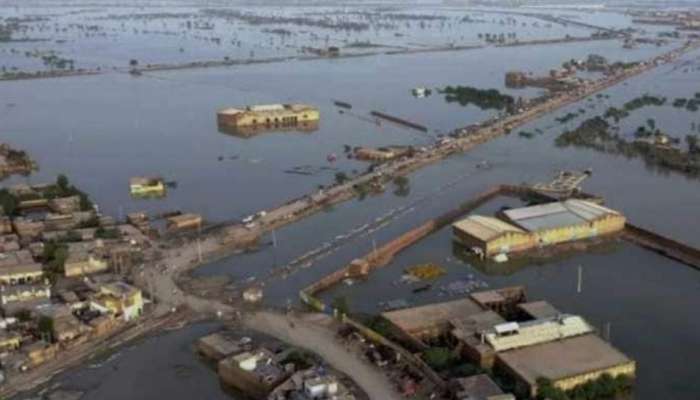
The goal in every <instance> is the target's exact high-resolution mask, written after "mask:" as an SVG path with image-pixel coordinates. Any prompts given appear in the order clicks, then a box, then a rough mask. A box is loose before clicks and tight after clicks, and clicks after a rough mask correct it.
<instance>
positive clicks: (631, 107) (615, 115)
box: [604, 94, 666, 123]
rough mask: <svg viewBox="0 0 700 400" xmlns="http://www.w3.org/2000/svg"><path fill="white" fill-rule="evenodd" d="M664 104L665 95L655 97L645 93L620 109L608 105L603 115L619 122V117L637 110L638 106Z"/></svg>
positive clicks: (622, 117) (625, 116) (621, 117)
mask: <svg viewBox="0 0 700 400" xmlns="http://www.w3.org/2000/svg"><path fill="white" fill-rule="evenodd" d="M664 104H666V98H665V97H657V96H651V95H648V94H645V95H643V96H640V97H637V98H635V99H632V100H630V101H628V102H626V103H625V104H624V105H623V106H622V109H619V108H616V107H610V108H608V109H607V110H606V111H605V115H604V117H605V118H606V119H610V118H612V119H614V120H615V122H616V123H617V122H620V120H621V119H624V118H627V117H628V116H629V115H630V113H631V112H632V111H636V110H639V109H640V108H643V107H647V106H656V107H660V106H663V105H664Z"/></svg>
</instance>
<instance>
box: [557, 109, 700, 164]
mask: <svg viewBox="0 0 700 400" xmlns="http://www.w3.org/2000/svg"><path fill="white" fill-rule="evenodd" d="M647 124H649V121H647ZM653 125H654V127H655V126H656V123H655V122H654V123H653ZM635 136H636V137H638V138H649V137H653V136H656V137H660V136H661V132H660V130H659V129H655V130H654V131H651V130H648V129H647V128H646V127H644V126H641V127H639V128H638V129H637V131H636V132H635ZM672 142H673V141H672ZM555 143H556V145H557V146H559V147H569V146H575V147H584V148H589V149H594V150H597V151H600V152H604V153H610V154H621V155H624V156H625V157H628V158H642V159H643V160H644V162H645V163H646V164H647V165H648V166H652V167H658V168H659V169H663V170H673V171H678V172H681V173H683V174H685V175H688V176H700V148H699V147H698V141H697V137H696V136H695V135H688V136H687V137H686V144H687V148H688V150H687V151H682V150H680V149H678V148H676V147H672V146H668V145H658V144H656V143H654V142H653V141H641V140H635V141H632V142H630V141H627V140H626V139H625V138H623V137H620V136H619V135H618V134H616V133H615V134H611V133H610V125H609V124H608V122H607V121H606V120H605V119H604V118H601V117H595V118H591V119H588V120H586V121H584V122H583V123H581V125H579V127H578V128H576V129H574V130H573V131H566V132H564V133H562V134H561V135H560V136H559V137H558V138H557V139H556V141H555Z"/></svg>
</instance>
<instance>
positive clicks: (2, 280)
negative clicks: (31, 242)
mask: <svg viewBox="0 0 700 400" xmlns="http://www.w3.org/2000/svg"><path fill="white" fill-rule="evenodd" d="M43 276H44V271H43V269H42V266H41V264H39V263H37V262H35V261H34V258H33V257H32V254H31V253H30V252H29V251H27V250H19V251H14V252H10V253H2V254H0V285H23V284H27V283H34V282H40V281H41V280H42V278H43Z"/></svg>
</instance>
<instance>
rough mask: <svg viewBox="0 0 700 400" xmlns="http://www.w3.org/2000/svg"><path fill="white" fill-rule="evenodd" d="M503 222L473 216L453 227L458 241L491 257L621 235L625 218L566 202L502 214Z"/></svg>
mask: <svg viewBox="0 0 700 400" xmlns="http://www.w3.org/2000/svg"><path fill="white" fill-rule="evenodd" d="M500 216H501V217H502V219H498V218H493V217H484V216H480V215H471V216H469V217H467V218H465V219H463V220H461V221H458V222H456V223H455V224H453V225H452V229H453V233H454V237H455V240H456V241H457V242H459V243H460V244H462V245H464V246H466V247H467V248H469V249H471V250H474V251H475V252H477V253H480V254H481V255H482V256H485V257H491V256H494V255H497V254H507V253H513V252H519V251H525V250H528V249H531V248H534V247H542V246H548V245H552V244H557V243H563V242H569V241H574V240H581V239H588V238H591V237H596V236H600V235H605V234H610V233H614V232H618V231H621V230H622V229H624V227H625V217H624V216H623V215H622V214H620V213H619V212H617V211H615V210H611V209H609V208H607V207H603V206H601V205H598V204H595V203H592V202H589V201H583V200H566V201H563V202H557V203H547V204H541V205H537V206H532V207H524V208H514V209H510V210H505V211H503V212H501V214H500Z"/></svg>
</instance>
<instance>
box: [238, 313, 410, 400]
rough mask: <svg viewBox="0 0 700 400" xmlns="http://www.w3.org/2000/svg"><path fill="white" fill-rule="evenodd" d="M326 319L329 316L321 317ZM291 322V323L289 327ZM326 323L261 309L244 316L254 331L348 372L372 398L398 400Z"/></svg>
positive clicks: (389, 385)
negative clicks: (307, 352) (304, 351)
mask: <svg viewBox="0 0 700 400" xmlns="http://www.w3.org/2000/svg"><path fill="white" fill-rule="evenodd" d="M323 318H324V319H325V321H326V322H327V321H328V319H330V317H327V316H323ZM290 321H292V322H293V323H294V327H293V328H292V327H291V326H290V325H291V324H290ZM326 322H323V323H319V322H318V321H310V320H308V319H307V318H298V317H291V316H287V315H282V314H278V313H274V312H266V311H261V312H257V313H254V314H253V315H251V316H249V317H247V318H246V319H245V324H246V325H247V326H248V327H249V328H251V329H254V330H257V331H260V332H265V333H266V334H268V335H271V336H274V337H276V338H278V339H280V340H282V341H284V342H287V343H290V344H292V345H294V346H298V347H301V348H304V349H307V350H309V351H312V352H314V353H316V354H318V355H320V356H321V357H323V358H324V359H325V360H326V361H327V362H328V364H330V365H331V366H332V367H333V368H335V369H337V370H339V371H341V372H343V373H345V374H347V375H348V376H350V377H352V379H353V380H354V381H355V382H356V383H357V385H358V386H360V387H361V388H362V390H364V391H365V393H367V395H368V396H369V398H370V399H372V400H394V399H396V400H398V399H401V398H402V397H401V395H400V394H399V393H397V392H396V391H395V390H394V386H393V385H392V383H391V382H390V381H389V379H387V378H386V377H385V376H384V374H383V373H382V372H381V371H380V370H379V369H377V368H376V367H375V366H374V365H372V364H370V363H368V362H366V361H365V360H362V359H361V358H359V357H358V356H357V355H356V354H353V353H351V352H349V351H347V350H345V347H344V346H343V345H342V344H340V342H338V340H336V338H335V332H334V331H333V330H332V329H330V328H329V327H327V326H324V325H326Z"/></svg>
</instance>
